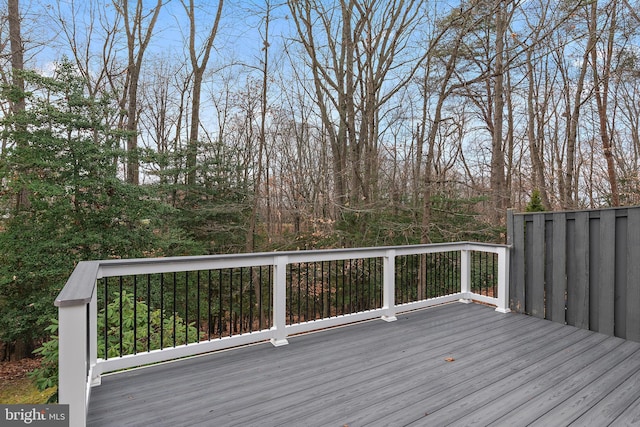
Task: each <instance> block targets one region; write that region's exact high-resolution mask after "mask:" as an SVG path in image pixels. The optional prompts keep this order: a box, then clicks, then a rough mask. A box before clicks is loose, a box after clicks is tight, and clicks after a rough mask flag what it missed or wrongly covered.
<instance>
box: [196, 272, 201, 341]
mask: <svg viewBox="0 0 640 427" xmlns="http://www.w3.org/2000/svg"><path fill="white" fill-rule="evenodd" d="M196 284H197V290H196V334H197V335H196V342H198V341H200V270H198V273H197V276H196Z"/></svg>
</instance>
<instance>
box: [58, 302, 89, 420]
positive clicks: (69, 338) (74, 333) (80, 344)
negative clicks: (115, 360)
mask: <svg viewBox="0 0 640 427" xmlns="http://www.w3.org/2000/svg"><path fill="white" fill-rule="evenodd" d="M58 371H59V373H58V402H59V403H62V404H68V405H69V425H70V426H73V427H75V426H82V427H84V426H85V425H86V423H87V305H86V304H79V305H71V306H66V307H59V309H58Z"/></svg>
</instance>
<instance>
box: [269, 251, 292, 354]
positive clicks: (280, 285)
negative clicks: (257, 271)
mask: <svg viewBox="0 0 640 427" xmlns="http://www.w3.org/2000/svg"><path fill="white" fill-rule="evenodd" d="M272 286H273V326H272V327H271V329H272V330H273V331H274V333H275V336H274V337H273V338H271V344H273V345H274V346H275V347H280V346H282V345H287V344H289V341H287V330H286V327H287V257H286V256H276V257H275V260H274V266H273V284H272Z"/></svg>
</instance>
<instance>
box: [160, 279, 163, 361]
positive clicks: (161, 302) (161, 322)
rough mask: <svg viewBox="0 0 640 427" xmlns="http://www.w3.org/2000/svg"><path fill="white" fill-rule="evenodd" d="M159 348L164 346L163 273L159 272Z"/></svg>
mask: <svg viewBox="0 0 640 427" xmlns="http://www.w3.org/2000/svg"><path fill="white" fill-rule="evenodd" d="M160 348H161V349H163V348H164V273H160Z"/></svg>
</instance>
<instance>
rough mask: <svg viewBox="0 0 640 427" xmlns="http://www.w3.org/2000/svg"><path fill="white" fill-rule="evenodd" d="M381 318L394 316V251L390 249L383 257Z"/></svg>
mask: <svg viewBox="0 0 640 427" xmlns="http://www.w3.org/2000/svg"><path fill="white" fill-rule="evenodd" d="M382 274H383V284H382V309H383V312H384V314H383V315H382V319H383V320H386V321H387V322H393V321H394V320H398V318H397V317H396V251H395V250H394V249H390V250H388V251H387V253H386V255H385V256H384V258H383V272H382Z"/></svg>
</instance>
